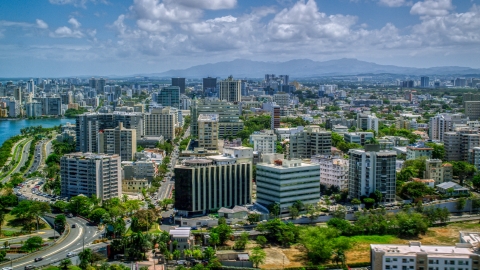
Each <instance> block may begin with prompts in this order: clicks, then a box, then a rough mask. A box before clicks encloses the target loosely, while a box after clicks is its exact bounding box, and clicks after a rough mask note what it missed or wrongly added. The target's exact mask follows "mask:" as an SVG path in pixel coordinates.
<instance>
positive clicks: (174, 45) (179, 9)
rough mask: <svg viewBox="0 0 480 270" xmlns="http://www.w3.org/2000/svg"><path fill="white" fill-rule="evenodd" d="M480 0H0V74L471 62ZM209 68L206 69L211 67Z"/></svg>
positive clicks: (475, 64) (474, 56)
mask: <svg viewBox="0 0 480 270" xmlns="http://www.w3.org/2000/svg"><path fill="white" fill-rule="evenodd" d="M479 4H480V0H471V1H461V0H422V1H417V0H414V1H407V0H336V1H325V0H317V1H314V0H299V1H293V0H266V1H251V0H242V1H237V0H215V1H206V0H201V1H192V0H177V1H172V0H121V1H115V2H114V3H113V2H111V1H107V0H42V1H34V2H32V1H28V2H27V1H26V0H19V1H11V2H8V3H4V4H3V5H2V10H4V12H3V13H4V16H2V17H3V18H2V20H0V48H2V50H0V51H1V53H0V59H2V60H1V61H2V64H3V65H2V67H1V68H0V75H1V76H2V77H26V76H32V77H61V76H82V75H93V74H101V75H132V74H142V73H158V72H164V71H167V70H170V69H184V68H188V67H191V66H195V65H201V64H206V63H216V62H221V61H231V60H234V59H249V60H257V61H288V60H292V59H301V58H306V59H312V60H315V61H326V60H332V59H339V58H344V57H347V58H357V59H359V60H362V61H369V62H375V63H378V64H390V65H398V66H407V67H433V66H468V67H472V68H479V67H480V65H479V64H478V60H480V59H479V58H480V54H479V53H478V48H479V47H478V45H479V43H480V32H479V31H478V30H477V29H479V28H478V26H480V16H479V15H480V14H479V13H480V6H479ZM212 75H214V74H212Z"/></svg>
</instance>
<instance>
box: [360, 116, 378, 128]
mask: <svg viewBox="0 0 480 270" xmlns="http://www.w3.org/2000/svg"><path fill="white" fill-rule="evenodd" d="M357 128H358V129H360V130H364V131H365V130H373V131H375V132H377V133H378V118H377V116H376V115H375V114H374V113H372V114H365V113H358V114H357Z"/></svg>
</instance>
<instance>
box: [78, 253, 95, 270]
mask: <svg viewBox="0 0 480 270" xmlns="http://www.w3.org/2000/svg"><path fill="white" fill-rule="evenodd" d="M92 257H93V252H92V250H91V249H89V248H86V249H85V250H83V251H81V252H80V253H78V258H79V259H80V264H79V265H78V266H79V267H80V268H82V269H84V270H85V269H87V267H88V265H89V264H90V263H91V261H92Z"/></svg>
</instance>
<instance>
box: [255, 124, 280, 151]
mask: <svg viewBox="0 0 480 270" xmlns="http://www.w3.org/2000/svg"><path fill="white" fill-rule="evenodd" d="M250 143H253V151H258V152H259V153H261V154H273V153H275V148H276V143H277V136H275V134H274V133H273V131H272V130H263V131H262V132H254V133H253V134H252V135H250Z"/></svg>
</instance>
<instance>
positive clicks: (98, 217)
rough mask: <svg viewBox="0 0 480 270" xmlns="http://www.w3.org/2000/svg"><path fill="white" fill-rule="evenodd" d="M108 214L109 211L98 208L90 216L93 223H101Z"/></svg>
mask: <svg viewBox="0 0 480 270" xmlns="http://www.w3.org/2000/svg"><path fill="white" fill-rule="evenodd" d="M106 214H107V210H105V209H103V208H97V209H95V210H93V211H92V212H91V213H90V215H89V216H88V217H89V218H90V220H91V221H93V222H95V223H100V221H102V218H103V217H104V216H105V215H106Z"/></svg>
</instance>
